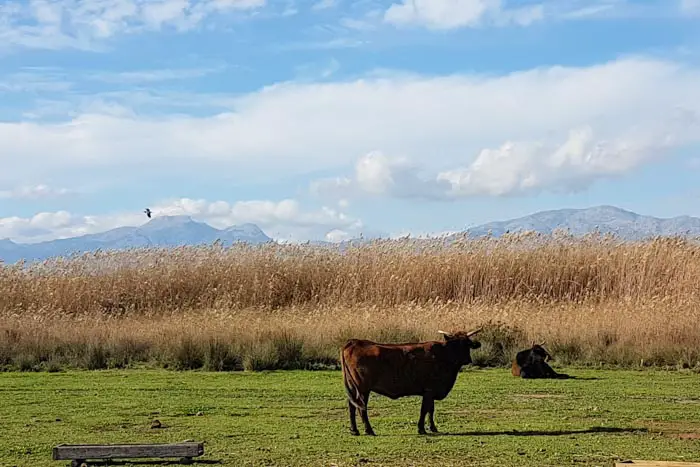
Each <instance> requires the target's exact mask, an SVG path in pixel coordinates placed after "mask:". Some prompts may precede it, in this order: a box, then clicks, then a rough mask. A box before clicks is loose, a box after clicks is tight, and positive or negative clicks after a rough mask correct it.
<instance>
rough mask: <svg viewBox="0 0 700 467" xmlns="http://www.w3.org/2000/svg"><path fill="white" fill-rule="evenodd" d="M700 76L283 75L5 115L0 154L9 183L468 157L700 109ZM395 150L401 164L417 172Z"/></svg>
mask: <svg viewBox="0 0 700 467" xmlns="http://www.w3.org/2000/svg"><path fill="white" fill-rule="evenodd" d="M698 82H700V68H697V67H695V66H691V65H684V64H680V63H675V62H670V61H661V60H653V59H643V58H628V59H621V60H617V61H612V62H609V63H604V64H600V65H596V66H590V67H579V68H573V67H561V66H555V67H541V68H537V69H533V70H528V71H522V72H515V73H510V74H506V75H503V76H481V75H470V74H465V75H451V76H438V77H435V76H427V77H426V76H420V75H415V74H413V75H401V74H397V75H389V76H378V77H365V78H360V79H355V80H348V81H336V82H325V83H281V84H278V85H274V86H270V87H266V88H264V89H262V90H260V91H257V92H253V93H250V94H247V95H243V96H236V97H232V98H231V99H230V101H229V103H230V105H231V108H232V110H231V111H225V112H221V113H216V114H212V115H208V116H197V117H195V116H186V115H182V114H179V115H176V116H171V115H167V116H159V115H155V116H149V115H142V114H139V113H136V114H131V113H128V112H119V113H116V114H114V113H112V114H109V113H105V112H104V111H102V110H100V109H96V110H92V111H91V112H86V113H82V114H80V115H78V116H76V117H75V118H72V119H68V120H64V121H61V122H58V123H56V122H3V123H0V164H3V165H4V166H12V167H13V173H12V174H9V173H7V172H5V171H2V172H0V183H1V182H2V181H3V180H2V179H3V178H5V180H4V181H5V182H6V181H7V177H10V176H13V177H18V176H24V175H26V176H29V175H31V176H32V177H40V176H42V175H45V174H47V173H50V174H52V176H55V177H58V176H60V173H61V172H62V171H66V172H69V171H74V170H77V169H84V168H93V169H104V173H105V174H107V173H109V171H108V170H107V169H110V168H114V167H119V168H121V169H128V168H130V167H131V168H134V167H136V166H139V165H142V164H144V163H149V164H151V165H152V166H158V165H161V166H162V169H161V170H163V171H167V170H168V166H170V165H172V164H177V165H178V167H180V168H183V167H190V168H194V167H198V166H199V165H201V164H203V163H211V164H217V165H216V166H217V167H218V168H220V169H221V170H225V169H235V172H236V173H238V174H250V173H252V172H253V171H256V172H258V173H259V171H260V170H264V171H265V174H266V175H268V176H270V177H275V176H279V175H284V176H291V175H298V174H303V173H307V172H309V171H314V170H325V171H328V170H337V168H338V167H340V166H345V165H348V164H354V163H355V162H356V160H357V157H358V155H362V154H368V153H369V152H371V151H374V150H376V149H381V151H382V153H383V154H386V155H389V156H391V157H395V156H400V157H402V158H405V160H407V161H418V162H420V165H421V167H423V169H424V170H426V171H432V172H437V171H443V170H448V169H450V168H454V167H457V166H462V165H466V164H468V163H469V162H470V161H469V160H465V158H467V157H469V156H470V155H471V157H475V156H477V155H478V154H479V152H480V151H481V150H482V149H483V148H496V147H499V146H500V145H501V144H503V143H504V141H535V142H537V141H543V142H545V143H547V142H551V141H561V140H564V139H565V138H566V137H567V135H568V133H569V132H570V131H571V130H574V129H577V128H584V127H589V128H590V129H591V131H592V132H593V134H594V135H595V137H596V139H599V140H603V141H612V140H615V139H616V138H619V137H621V135H624V137H625V138H627V139H629V138H634V137H642V136H644V134H645V132H647V131H650V130H654V131H658V130H655V129H657V128H658V125H659V122H660V119H662V118H667V116H669V115H673V114H674V113H676V112H679V110H683V111H685V112H686V113H688V115H694V114H697V113H698V112H700V87H699V86H697V83H698ZM194 98H195V96H193V97H192V99H193V100H194ZM204 98H205V99H208V96H204ZM106 103H108V101H107V102H106ZM635 129H640V130H639V131H636V130H635ZM373 163H374V164H375V166H372V165H371V164H373ZM368 164H369V166H368V167H366V168H365V169H366V170H365V172H366V173H365V175H366V176H367V178H366V179H365V182H364V183H365V184H370V185H371V184H372V183H375V184H376V183H377V180H378V179H379V180H381V179H382V177H384V179H386V174H384V175H382V173H381V172H376V170H377V169H381V168H382V164H384V163H382V164H380V165H379V167H376V161H374V162H372V161H368ZM396 164H398V163H393V166H392V170H393V172H392V176H396V177H409V178H411V177H413V176H414V175H413V173H414V171H413V170H412V169H410V168H409V167H404V168H403V169H401V168H400V167H398V168H397V166H396ZM372 170H375V172H372ZM397 173H399V175H396V174H397ZM15 179H16V178H15ZM54 179H58V178H54ZM58 180H60V179H58Z"/></svg>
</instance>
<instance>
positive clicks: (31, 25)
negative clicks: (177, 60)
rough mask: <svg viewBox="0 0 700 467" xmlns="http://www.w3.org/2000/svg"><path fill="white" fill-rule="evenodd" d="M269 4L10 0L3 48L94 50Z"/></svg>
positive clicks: (2, 24)
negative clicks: (103, 43)
mask: <svg viewBox="0 0 700 467" xmlns="http://www.w3.org/2000/svg"><path fill="white" fill-rule="evenodd" d="M264 4H265V0H146V1H142V0H101V1H83V0H9V1H6V2H3V4H2V5H0V46H6V47H7V46H11V45H15V46H23V47H28V48H43V49H62V48H78V49H90V48H94V47H95V46H96V42H99V41H100V40H103V39H107V38H110V37H113V36H115V35H117V34H122V33H136V32H141V31H157V30H160V29H163V28H165V27H172V28H174V29H176V30H179V31H186V30H189V29H192V28H193V27H195V26H197V25H198V24H200V23H201V22H202V21H203V20H204V19H206V18H207V17H209V16H211V15H213V14H217V13H221V12H225V11H230V10H249V9H254V8H258V7H261V6H263V5H264Z"/></svg>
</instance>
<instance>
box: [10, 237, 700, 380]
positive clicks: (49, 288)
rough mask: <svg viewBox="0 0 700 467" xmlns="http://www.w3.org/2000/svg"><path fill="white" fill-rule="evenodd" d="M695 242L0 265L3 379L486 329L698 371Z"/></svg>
mask: <svg viewBox="0 0 700 467" xmlns="http://www.w3.org/2000/svg"><path fill="white" fill-rule="evenodd" d="M698 278H700V245H698V243H697V242H693V241H690V240H684V239H680V238H657V239H651V240H647V241H639V242H632V243H630V242H627V243H624V242H621V241H619V240H618V239H616V238H614V237H610V236H600V235H589V236H587V237H584V238H574V237H571V236H568V235H564V234H560V233H557V234H554V235H551V236H544V235H535V234H527V233H526V234H514V235H507V236H505V237H502V238H498V239H494V238H482V239H470V238H466V237H462V238H456V239H454V240H453V241H450V242H447V241H445V240H444V239H432V240H418V239H409V238H407V239H399V240H382V241H373V242H370V243H368V244H362V245H359V246H352V247H349V248H347V249H346V250H344V251H340V250H338V249H337V248H336V249H333V248H327V247H320V246H312V245H277V244H267V245H259V246H250V245H244V244H238V245H234V246H233V247H230V248H224V247H222V246H221V245H216V244H215V245H209V246H203V247H182V248H175V249H170V250H166V249H137V250H129V251H122V252H97V253H91V254H85V255H76V256H73V257H70V258H58V259H53V260H49V261H45V262H43V263H39V264H32V265H27V264H16V265H3V266H0V290H2V294H0V368H4V369H7V370H23V371H34V370H46V371H59V370H62V369H71V368H86V369H106V368H113V369H118V368H131V367H160V368H171V369H182V370H189V369H199V368H202V369H205V370H211V371H216V370H240V369H245V370H265V369H327V368H333V367H334V366H335V365H337V360H338V352H339V348H340V346H341V345H342V344H343V342H344V341H345V340H346V339H347V338H349V337H365V338H370V339H374V340H379V341H385V342H397V341H412V340H419V339H420V340H422V339H438V338H439V335H438V334H437V330H438V329H443V330H447V331H449V330H457V329H473V328H476V327H483V328H484V331H483V332H482V333H481V334H480V335H479V339H480V340H481V341H482V343H483V344H484V345H483V349H481V350H479V351H477V352H475V354H474V357H475V361H476V363H477V364H479V365H482V366H503V365H508V363H509V361H510V360H511V359H512V357H513V354H514V352H515V351H516V350H517V349H518V348H520V347H522V346H524V345H525V346H526V345H528V344H529V343H530V342H531V341H532V340H538V341H542V340H546V342H547V345H548V348H549V350H550V351H551V353H552V354H553V355H554V357H555V358H556V359H557V361H558V362H559V363H560V364H565V365H578V366H593V367H598V368H600V367H605V366H610V367H627V368H632V367H639V366H654V367H672V368H690V369H699V368H700V327H698V326H697V323H698V322H699V319H700V306H699V305H700V280H699V279H698Z"/></svg>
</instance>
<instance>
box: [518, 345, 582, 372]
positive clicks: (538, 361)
mask: <svg viewBox="0 0 700 467" xmlns="http://www.w3.org/2000/svg"><path fill="white" fill-rule="evenodd" d="M551 359H552V356H551V355H550V354H549V352H547V350H546V349H545V348H544V342H542V343H541V344H535V343H534V342H533V343H532V347H531V348H529V349H525V350H521V351H520V352H518V353H517V354H516V355H515V359H514V360H513V365H512V369H511V372H512V373H513V376H520V377H521V378H529V379H535V378H550V379H567V378H570V376H569V375H566V374H563V373H557V372H556V371H554V369H553V368H552V367H551V366H549V365H548V364H547V361H548V360H551Z"/></svg>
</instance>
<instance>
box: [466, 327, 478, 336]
mask: <svg viewBox="0 0 700 467" xmlns="http://www.w3.org/2000/svg"><path fill="white" fill-rule="evenodd" d="M479 332H481V328H479V329H476V330H474V331H471V332H468V333H467V337H472V336H473V335H474V334H477V333H479Z"/></svg>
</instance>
